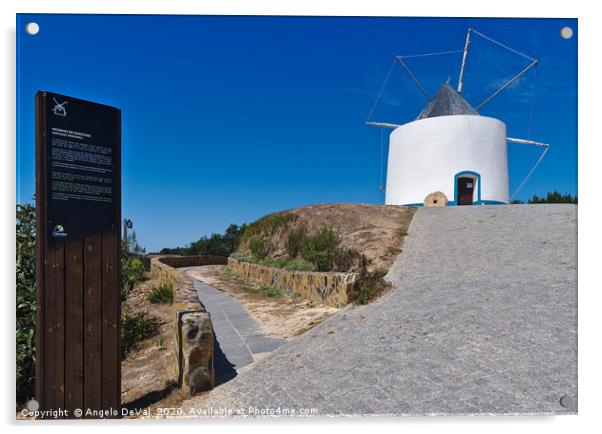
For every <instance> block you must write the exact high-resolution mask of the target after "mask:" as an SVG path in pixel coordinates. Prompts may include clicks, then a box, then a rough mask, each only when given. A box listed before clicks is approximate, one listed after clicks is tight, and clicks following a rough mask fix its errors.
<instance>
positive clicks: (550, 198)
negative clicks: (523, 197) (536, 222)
mask: <svg viewBox="0 0 602 434" xmlns="http://www.w3.org/2000/svg"><path fill="white" fill-rule="evenodd" d="M577 202H578V201H577V196H573V195H571V194H569V193H565V194H561V193H559V192H558V191H556V190H554V191H552V192H549V193H548V194H547V195H546V197H545V198H543V197H539V196H537V195H535V196H533V197H532V198H531V199H529V202H528V203H573V204H575V205H576V204H577Z"/></svg>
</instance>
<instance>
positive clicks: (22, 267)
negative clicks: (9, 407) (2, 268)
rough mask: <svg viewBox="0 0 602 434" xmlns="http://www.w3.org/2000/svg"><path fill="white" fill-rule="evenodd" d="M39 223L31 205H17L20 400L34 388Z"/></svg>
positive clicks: (18, 388) (18, 375)
mask: <svg viewBox="0 0 602 434" xmlns="http://www.w3.org/2000/svg"><path fill="white" fill-rule="evenodd" d="M35 239H36V222H35V208H34V207H33V206H32V205H28V204H26V205H17V276H16V277H17V327H16V341H17V342H16V344H17V348H16V349H17V351H16V353H17V354H16V356H17V360H16V361H17V372H16V373H17V402H25V401H26V400H27V399H29V398H32V397H33V396H34V391H35V340H34V339H35V334H34V333H35V317H36V264H35V261H36V255H35Z"/></svg>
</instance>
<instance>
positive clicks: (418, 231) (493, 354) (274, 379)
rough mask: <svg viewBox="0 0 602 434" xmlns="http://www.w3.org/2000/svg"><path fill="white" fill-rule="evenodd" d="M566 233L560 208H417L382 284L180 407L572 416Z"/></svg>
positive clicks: (573, 313)
mask: <svg viewBox="0 0 602 434" xmlns="http://www.w3.org/2000/svg"><path fill="white" fill-rule="evenodd" d="M576 233H577V207H576V206H574V205H515V206H474V207H449V208H421V209H420V210H419V211H418V212H417V213H416V215H415V217H414V220H413V221H412V224H411V226H410V229H409V235H408V237H407V238H406V242H405V247H404V252H403V253H402V254H401V255H400V257H399V258H398V260H397V262H396V263H395V265H394V266H393V268H392V269H391V271H390V272H389V274H388V276H387V277H388V279H390V281H391V282H392V283H393V284H394V288H393V290H392V291H391V292H389V293H388V294H386V295H385V296H383V297H381V298H380V299H379V300H377V301H375V302H374V303H372V304H369V305H366V306H359V307H348V308H346V309H344V310H342V311H341V312H339V313H337V314H336V315H333V316H332V317H330V318H329V319H327V320H326V321H324V322H322V323H321V324H319V325H318V326H316V327H315V328H313V329H312V330H310V331H309V332H307V333H305V334H304V335H302V336H301V337H299V338H297V339H296V340H294V341H292V342H290V343H288V344H286V345H284V346H282V347H280V348H279V349H277V350H276V351H274V352H273V353H271V354H270V355H269V356H268V357H267V358H266V359H264V360H263V361H260V362H258V363H257V364H256V365H255V366H254V367H253V368H252V369H250V370H249V371H247V372H245V373H244V374H242V375H239V376H238V377H237V378H235V379H233V380H232V381H230V382H228V383H225V384H223V385H222V386H220V387H218V388H216V389H214V390H213V391H211V392H210V393H209V394H207V395H205V396H201V397H197V398H193V399H191V400H189V401H186V402H185V403H184V405H185V406H189V407H190V406H194V407H202V408H210V407H212V408H224V407H225V408H230V409H233V410H236V409H243V410H246V409H248V408H249V407H253V408H272V409H275V408H284V409H295V410H297V411H300V410H303V409H312V408H313V409H315V410H316V411H317V414H318V415H337V414H338V415H340V414H389V415H424V414H429V415H430V414H474V413H495V414H498V413H502V414H509V413H510V414H517V413H518V414H574V413H576V411H577V283H576V282H577V269H576V266H577V257H576V248H577V245H576ZM563 396H568V397H569V398H570V399H568V400H567V399H565V401H567V402H569V403H570V401H572V404H569V405H568V407H563V406H562V405H561V404H560V400H561V397H563Z"/></svg>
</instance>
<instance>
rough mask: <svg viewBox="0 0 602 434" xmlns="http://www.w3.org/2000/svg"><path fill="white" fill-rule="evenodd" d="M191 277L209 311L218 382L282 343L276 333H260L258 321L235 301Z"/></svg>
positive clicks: (231, 375) (226, 378)
mask: <svg viewBox="0 0 602 434" xmlns="http://www.w3.org/2000/svg"><path fill="white" fill-rule="evenodd" d="M189 276H190V275H189ZM190 277H191V278H192V279H193V282H194V286H195V288H196V289H197V292H198V294H199V300H200V301H201V303H203V305H204V306H205V308H206V309H207V310H208V311H209V313H210V314H211V320H212V322H213V330H214V331H215V338H216V340H217V343H216V354H215V374H216V382H217V383H218V384H219V383H222V382H223V381H226V380H229V379H230V378H232V377H233V376H235V375H236V372H237V371H240V369H241V368H243V367H245V366H247V365H249V364H251V363H253V362H255V361H256V360H257V358H258V357H260V356H261V355H262V353H266V352H270V351H273V350H274V349H276V348H278V347H279V346H281V345H282V344H284V342H285V340H284V339H282V338H280V337H278V336H266V335H264V334H263V333H261V331H260V330H259V328H258V325H257V322H256V321H255V320H254V319H253V318H251V317H250V316H249V314H248V312H247V310H246V309H245V307H244V306H243V305H242V304H240V302H238V300H236V299H235V298H233V297H231V296H229V295H228V294H226V293H224V292H222V291H219V290H217V289H215V288H212V287H211V286H209V285H206V284H204V283H203V282H200V281H199V280H197V279H195V278H194V277H192V276H190Z"/></svg>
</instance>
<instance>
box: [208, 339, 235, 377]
mask: <svg viewBox="0 0 602 434" xmlns="http://www.w3.org/2000/svg"><path fill="white" fill-rule="evenodd" d="M213 342H214V344H213V345H214V349H213V370H214V371H215V385H216V386H219V385H220V384H222V383H225V382H226V381H230V380H231V379H233V378H234V377H236V369H234V364H232V363H231V362H230V360H228V358H227V357H226V355H225V354H224V352H223V351H222V348H221V347H220V345H219V341H218V340H217V338H215V337H214V338H213Z"/></svg>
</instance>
